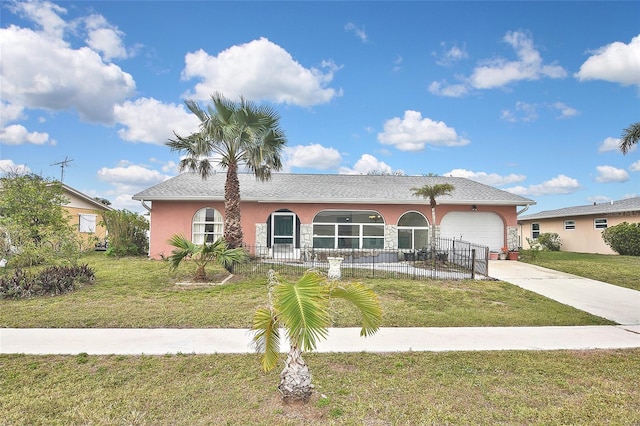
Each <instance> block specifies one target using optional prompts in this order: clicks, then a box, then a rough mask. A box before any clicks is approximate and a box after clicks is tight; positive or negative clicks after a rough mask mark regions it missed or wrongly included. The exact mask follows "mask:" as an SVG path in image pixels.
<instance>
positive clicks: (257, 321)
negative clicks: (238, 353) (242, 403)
mask: <svg viewBox="0 0 640 426" xmlns="http://www.w3.org/2000/svg"><path fill="white" fill-rule="evenodd" d="M268 287H269V306H268V307H263V308H259V309H258V310H257V311H256V313H255V315H254V317H253V330H254V331H255V332H256V334H255V336H254V339H253V342H254V344H255V346H256V349H257V350H258V352H260V353H262V359H261V364H262V368H263V369H264V371H270V370H272V369H273V368H274V367H275V366H276V364H277V362H278V356H279V351H280V327H282V328H284V330H285V332H286V334H287V337H288V338H289V343H290V350H289V354H288V356H287V359H286V362H285V367H284V369H283V370H282V372H281V373H280V385H279V386H278V389H280V392H281V393H282V398H283V400H284V401H285V402H292V401H303V402H307V401H308V400H309V397H310V396H311V393H312V389H313V385H312V384H311V373H310V372H309V368H308V367H307V365H306V363H305V361H304V359H302V351H311V350H313V349H315V348H316V344H317V342H318V340H319V339H321V338H326V337H327V334H328V329H329V326H330V325H331V315H330V314H329V301H330V299H332V298H340V299H344V300H347V301H349V302H351V303H352V304H353V305H355V307H356V308H357V309H358V310H359V311H360V314H361V315H362V329H361V331H360V335H361V336H369V335H372V334H374V333H375V332H376V331H378V328H379V327H380V322H381V321H382V308H381V307H380V302H379V300H378V297H377V295H376V294H375V293H374V292H373V290H371V289H370V288H368V287H366V286H364V285H363V284H361V283H349V284H342V283H339V282H336V281H329V280H327V278H326V277H325V276H323V275H322V274H321V273H320V272H318V271H315V270H309V271H307V272H306V273H305V274H304V276H303V277H302V278H301V279H300V280H299V281H298V282H296V283H294V284H291V283H287V282H282V281H280V280H279V278H278V276H277V275H276V274H275V273H274V272H273V271H269V281H268Z"/></svg>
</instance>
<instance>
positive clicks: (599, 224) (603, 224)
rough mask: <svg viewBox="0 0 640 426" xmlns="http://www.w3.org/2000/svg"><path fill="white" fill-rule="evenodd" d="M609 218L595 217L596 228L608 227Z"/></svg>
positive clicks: (594, 224) (594, 225)
mask: <svg viewBox="0 0 640 426" xmlns="http://www.w3.org/2000/svg"><path fill="white" fill-rule="evenodd" d="M607 225H608V224H607V219H593V227H594V228H596V229H606V228H607Z"/></svg>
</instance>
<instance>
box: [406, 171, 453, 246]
mask: <svg viewBox="0 0 640 426" xmlns="http://www.w3.org/2000/svg"><path fill="white" fill-rule="evenodd" d="M454 189H455V187H454V186H453V185H451V184H450V183H437V184H435V185H425V186H422V187H420V188H411V191H413V195H414V196H416V197H422V198H425V199H426V198H428V199H429V205H430V206H431V251H432V253H431V255H432V257H433V255H434V254H435V253H433V251H435V243H436V206H437V205H438V203H437V202H436V198H437V197H442V196H444V195H451V193H452V192H453V190H454Z"/></svg>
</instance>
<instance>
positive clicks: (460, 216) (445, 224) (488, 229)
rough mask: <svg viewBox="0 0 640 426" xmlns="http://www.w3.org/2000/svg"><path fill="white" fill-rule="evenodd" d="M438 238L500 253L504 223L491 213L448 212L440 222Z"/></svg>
mask: <svg viewBox="0 0 640 426" xmlns="http://www.w3.org/2000/svg"><path fill="white" fill-rule="evenodd" d="M440 236H441V237H442V238H455V239H456V240H460V239H462V240H464V241H469V242H472V243H476V244H482V245H485V246H489V250H491V251H500V248H501V247H503V246H504V223H503V222H502V219H501V218H500V216H498V215H497V214H495V213H491V212H450V213H447V214H446V215H445V216H444V217H443V218H442V221H441V222H440Z"/></svg>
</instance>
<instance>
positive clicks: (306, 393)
mask: <svg viewBox="0 0 640 426" xmlns="http://www.w3.org/2000/svg"><path fill="white" fill-rule="evenodd" d="M278 389H280V392H281V393H282V400H283V401H284V402H285V403H289V402H300V401H301V402H307V401H309V398H310V397H311V394H312V392H313V385H312V384H311V373H310V372H309V367H307V364H306V363H305V362H304V359H302V351H301V350H300V349H299V348H298V347H296V346H293V345H292V346H291V349H290V350H289V355H287V361H286V362H285V366H284V369H283V370H282V372H281V373H280V385H279V386H278Z"/></svg>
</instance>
